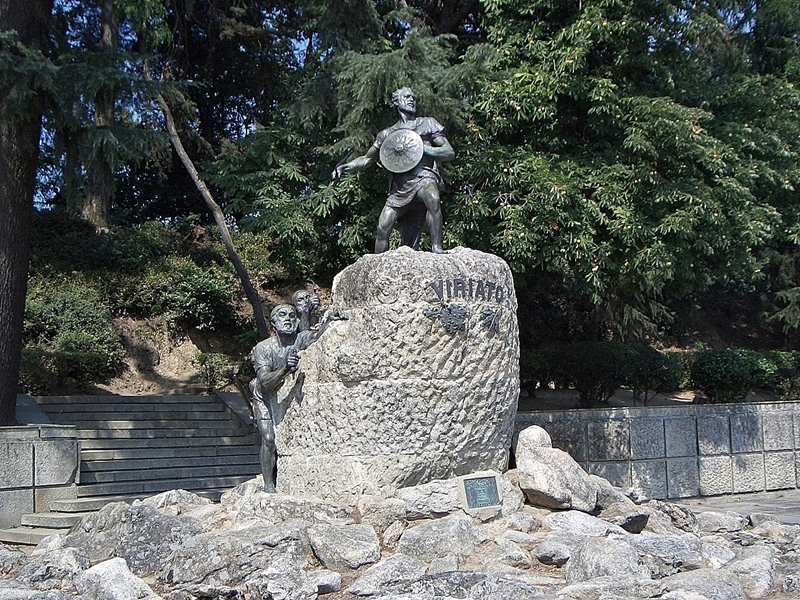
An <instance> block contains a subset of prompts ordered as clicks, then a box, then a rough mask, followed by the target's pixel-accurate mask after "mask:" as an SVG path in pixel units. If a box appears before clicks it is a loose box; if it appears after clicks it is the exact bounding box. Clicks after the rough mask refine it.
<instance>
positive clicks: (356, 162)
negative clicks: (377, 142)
mask: <svg viewBox="0 0 800 600" xmlns="http://www.w3.org/2000/svg"><path fill="white" fill-rule="evenodd" d="M376 162H378V149H377V148H376V147H375V146H370V148H369V150H367V153H366V154H365V155H364V156H359V157H358V158H354V159H353V160H351V161H350V162H346V163H344V164H341V165H339V166H337V167H336V168H335V169H334V170H333V173H331V179H333V180H334V181H339V179H341V178H342V176H343V175H346V174H347V173H358V172H359V171H363V170H364V169H367V168H369V167H371V166H372V165H374V164H375V163H376Z"/></svg>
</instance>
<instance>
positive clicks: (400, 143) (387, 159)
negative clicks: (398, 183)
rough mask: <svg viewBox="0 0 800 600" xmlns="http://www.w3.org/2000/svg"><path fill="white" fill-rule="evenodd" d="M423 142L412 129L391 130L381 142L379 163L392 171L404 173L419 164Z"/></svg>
mask: <svg viewBox="0 0 800 600" xmlns="http://www.w3.org/2000/svg"><path fill="white" fill-rule="evenodd" d="M424 145H425V144H424V143H423V141H422V138H421V137H420V135H419V134H418V133H417V132H416V131H414V130H413V129H398V130H396V131H393V132H392V133H390V134H389V135H388V136H386V139H385V140H383V143H382V144H381V152H380V156H381V164H382V165H383V166H384V168H385V169H386V170H387V171H391V172H392V173H405V172H407V171H410V170H411V169H413V168H414V167H416V166H417V165H418V164H419V161H420V160H421V159H422V150H423V147H424Z"/></svg>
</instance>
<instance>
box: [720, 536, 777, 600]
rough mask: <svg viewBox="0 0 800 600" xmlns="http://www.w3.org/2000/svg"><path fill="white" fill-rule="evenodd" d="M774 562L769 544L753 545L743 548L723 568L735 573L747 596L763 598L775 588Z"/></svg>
mask: <svg viewBox="0 0 800 600" xmlns="http://www.w3.org/2000/svg"><path fill="white" fill-rule="evenodd" d="M775 562H776V561H775V556H774V552H773V550H772V549H771V548H770V547H769V546H766V547H765V546H755V547H749V548H743V549H742V551H741V554H740V556H738V557H737V558H736V560H734V561H732V562H730V563H728V564H727V565H726V566H725V570H726V571H730V572H731V573H734V574H736V576H737V577H738V578H739V582H740V583H741V584H742V588H743V589H744V593H745V594H747V597H748V598H764V597H765V596H767V595H768V594H769V593H770V592H772V591H773V589H774V588H775V566H776V565H775Z"/></svg>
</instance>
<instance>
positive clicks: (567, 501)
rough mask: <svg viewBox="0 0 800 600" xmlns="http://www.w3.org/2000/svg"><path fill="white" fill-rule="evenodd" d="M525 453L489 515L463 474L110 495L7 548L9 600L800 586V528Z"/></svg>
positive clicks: (517, 597) (575, 597) (782, 592)
mask: <svg viewBox="0 0 800 600" xmlns="http://www.w3.org/2000/svg"><path fill="white" fill-rule="evenodd" d="M516 460H517V469H515V470H513V471H509V472H508V473H506V474H504V475H503V476H501V479H502V481H503V490H502V496H503V497H502V505H501V506H498V507H497V508H496V509H495V512H494V514H487V513H481V519H483V520H480V519H478V518H475V517H471V516H469V515H468V514H467V513H466V512H465V511H463V510H462V509H461V504H460V500H459V498H458V481H457V480H441V481H434V482H430V483H427V484H425V485H420V486H416V487H411V488H405V489H402V490H399V491H398V492H397V493H396V494H395V495H394V496H393V497H390V498H381V497H377V496H361V497H360V498H358V500H357V502H355V503H353V504H351V505H344V504H336V503H333V502H330V501H322V500H315V499H309V498H300V497H292V496H287V495H282V494H264V493H262V492H260V491H258V490H259V481H258V480H253V481H251V482H248V483H246V484H244V485H242V486H239V487H238V488H235V489H233V490H231V491H229V492H227V493H226V494H225V495H224V496H223V498H222V501H221V502H220V503H219V504H212V503H208V502H206V501H204V500H203V499H201V498H199V497H197V496H195V495H193V494H190V493H188V492H184V491H173V492H167V493H164V494H160V495H159V496H155V497H153V498H150V499H147V500H144V501H142V502H137V503H135V504H133V505H130V506H129V505H127V504H123V503H116V504H110V505H108V506H106V507H105V508H103V509H102V510H101V511H99V512H98V513H95V514H92V515H89V516H87V517H85V518H84V519H83V521H82V522H81V523H79V524H77V525H76V526H75V527H74V528H73V530H72V531H71V532H70V533H69V534H68V535H65V536H54V537H51V538H48V539H46V540H45V541H43V542H42V543H41V544H40V545H39V546H38V547H37V548H36V550H35V551H34V552H33V553H32V555H31V556H30V557H26V556H25V555H23V554H22V553H21V552H18V551H15V550H13V549H11V548H8V547H2V546H0V600H10V599H14V600H17V599H21V600H22V599H24V600H67V599H83V600H134V599H145V600H146V599H151V598H152V599H155V598H158V597H161V598H164V599H165V600H191V599H196V598H197V599H199V598H202V599H220V600H221V599H226V600H240V599H241V600H248V599H253V600H314V599H316V598H318V597H321V598H327V599H329V600H344V599H351V600H355V599H358V598H368V599H373V600H451V599H454V598H460V599H473V600H527V599H532V598H537V599H542V600H550V599H552V600H625V599H634V598H663V599H669V600H743V599H746V598H751V599H760V598H791V597H798V595H800V527H797V526H788V525H783V524H781V523H778V522H776V521H773V520H769V519H767V518H765V517H763V516H759V515H750V516H749V517H748V516H744V515H738V514H735V513H702V514H698V515H695V514H694V513H692V512H690V511H688V510H686V509H683V508H681V507H679V506H676V505H673V504H668V503H664V502H658V501H647V502H644V503H638V504H637V503H635V502H634V501H632V500H631V499H630V498H628V497H627V496H626V495H625V493H623V491H622V490H619V489H617V488H613V487H612V486H611V485H610V484H608V483H607V482H605V481H604V480H602V479H600V478H597V477H593V476H589V475H587V474H586V473H585V472H583V471H581V470H580V469H579V468H577V465H574V464H573V463H572V462H571V459H570V458H569V457H568V456H567V455H566V454H565V453H561V452H560V451H558V450H555V449H553V448H551V447H550V445H549V438H548V437H547V435H546V434H545V433H544V432H543V431H542V430H540V429H538V428H536V429H532V430H530V431H528V430H526V431H525V432H523V433H522V434H521V435H520V441H519V443H518V444H517V452H516ZM565 474H566V475H567V478H565V477H564V475H565ZM526 499H527V503H526V501H525V500H526Z"/></svg>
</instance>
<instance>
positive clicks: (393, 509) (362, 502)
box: [356, 496, 406, 531]
mask: <svg viewBox="0 0 800 600" xmlns="http://www.w3.org/2000/svg"><path fill="white" fill-rule="evenodd" d="M356 510H357V511H358V514H359V516H360V522H361V523H364V524H365V525H372V526H373V527H374V528H375V529H377V530H378V531H385V530H386V529H387V528H388V527H390V526H391V525H392V523H395V522H397V521H404V520H405V518H406V503H405V502H403V501H402V500H401V499H400V498H381V497H380V496H361V497H360V498H359V499H358V502H357V503H356Z"/></svg>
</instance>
